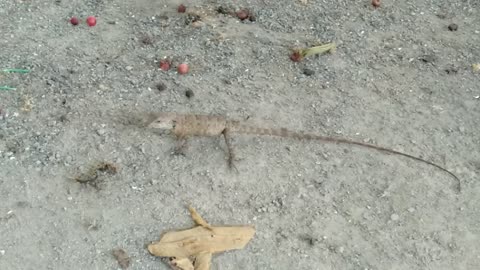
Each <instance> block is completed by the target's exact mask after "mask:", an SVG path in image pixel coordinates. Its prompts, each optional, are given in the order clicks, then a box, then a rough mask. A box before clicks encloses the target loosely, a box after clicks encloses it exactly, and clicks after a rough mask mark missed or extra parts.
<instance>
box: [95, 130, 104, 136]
mask: <svg viewBox="0 0 480 270" xmlns="http://www.w3.org/2000/svg"><path fill="white" fill-rule="evenodd" d="M97 134H98V135H100V136H102V135H103V134H105V129H98V130H97Z"/></svg>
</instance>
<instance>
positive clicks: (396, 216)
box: [390, 214, 400, 221]
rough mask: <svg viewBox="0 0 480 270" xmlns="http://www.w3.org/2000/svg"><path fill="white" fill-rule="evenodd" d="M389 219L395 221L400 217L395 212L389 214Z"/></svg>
mask: <svg viewBox="0 0 480 270" xmlns="http://www.w3.org/2000/svg"><path fill="white" fill-rule="evenodd" d="M390 219H391V220H393V221H397V220H399V219H400V216H399V215H397V214H392V215H391V216H390Z"/></svg>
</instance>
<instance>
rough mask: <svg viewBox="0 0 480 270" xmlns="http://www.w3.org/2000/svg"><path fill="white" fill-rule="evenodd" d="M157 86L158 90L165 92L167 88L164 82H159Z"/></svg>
mask: <svg viewBox="0 0 480 270" xmlns="http://www.w3.org/2000/svg"><path fill="white" fill-rule="evenodd" d="M155 88H157V90H158V91H160V92H163V91H165V90H167V85H166V84H165V83H163V82H159V83H157V84H156V85H155Z"/></svg>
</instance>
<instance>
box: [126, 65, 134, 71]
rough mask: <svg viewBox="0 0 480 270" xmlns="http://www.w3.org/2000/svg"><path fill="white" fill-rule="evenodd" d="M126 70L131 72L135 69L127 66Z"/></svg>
mask: <svg viewBox="0 0 480 270" xmlns="http://www.w3.org/2000/svg"><path fill="white" fill-rule="evenodd" d="M125 69H126V70H128V71H130V70H132V69H133V67H132V66H126V67H125Z"/></svg>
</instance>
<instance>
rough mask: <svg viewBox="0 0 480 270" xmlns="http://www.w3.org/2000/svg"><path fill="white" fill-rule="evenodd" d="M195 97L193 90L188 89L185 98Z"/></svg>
mask: <svg viewBox="0 0 480 270" xmlns="http://www.w3.org/2000/svg"><path fill="white" fill-rule="evenodd" d="M194 95H195V94H194V93H193V91H192V90H191V89H188V90H187V91H185V96H187V98H192V97H193V96H194Z"/></svg>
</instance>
